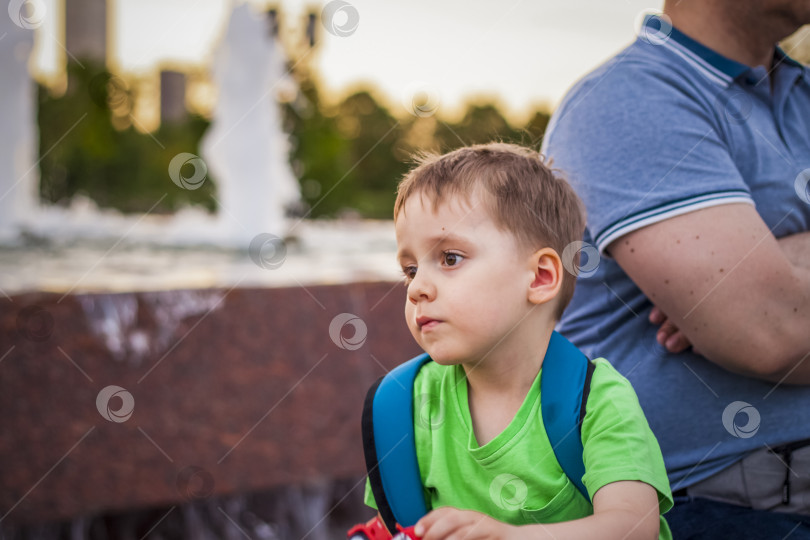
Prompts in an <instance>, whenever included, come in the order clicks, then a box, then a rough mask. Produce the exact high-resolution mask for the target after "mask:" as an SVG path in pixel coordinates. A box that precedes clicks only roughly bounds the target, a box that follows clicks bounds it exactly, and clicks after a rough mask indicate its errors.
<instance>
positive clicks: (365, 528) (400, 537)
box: [346, 516, 420, 540]
mask: <svg viewBox="0 0 810 540" xmlns="http://www.w3.org/2000/svg"><path fill="white" fill-rule="evenodd" d="M397 531H399V532H397V534H395V535H394V536H393V538H392V537H391V534H390V533H389V532H388V529H386V528H385V524H384V523H383V522H382V521H380V518H379V516H378V517H374V518H371V519H370V520H368V521H367V522H365V523H359V524H357V525H355V526H354V527H352V528H351V529H349V532H348V533H346V537H347V538H348V540H420V539H419V537H418V536H416V533H415V532H413V527H404V528H403V527H402V526H401V525H397Z"/></svg>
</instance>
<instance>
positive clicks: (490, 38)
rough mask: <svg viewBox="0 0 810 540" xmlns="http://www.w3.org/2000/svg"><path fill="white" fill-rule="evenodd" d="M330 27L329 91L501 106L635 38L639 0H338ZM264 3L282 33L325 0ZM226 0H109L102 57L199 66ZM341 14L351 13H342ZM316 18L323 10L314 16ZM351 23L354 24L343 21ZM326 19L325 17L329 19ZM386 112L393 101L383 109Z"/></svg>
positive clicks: (53, 41) (41, 50) (53, 60)
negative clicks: (275, 13) (417, 94)
mask: <svg viewBox="0 0 810 540" xmlns="http://www.w3.org/2000/svg"><path fill="white" fill-rule="evenodd" d="M62 1H63V0H41V2H42V3H43V4H44V6H45V9H46V10H47V16H46V18H45V20H44V23H43V25H42V26H41V27H40V29H39V31H38V46H37V49H36V52H35V54H36V58H35V60H34V62H35V64H36V66H37V67H38V70H40V71H44V72H48V71H49V70H53V69H55V66H56V65H57V63H58V61H59V58H60V56H61V57H63V56H64V53H63V52H62V50H61V46H60V43H63V40H64V38H63V36H62V35H61V31H60V30H59V21H60V12H61V10H62V6H61V2H62ZM338 1H341V2H343V4H342V8H341V9H338V10H337V11H335V12H334V17H333V18H332V19H331V20H332V21H334V22H335V24H336V25H337V30H333V32H334V33H340V28H341V27H343V28H348V27H350V28H348V29H346V30H345V31H343V33H344V34H346V35H343V36H339V35H334V33H330V32H329V31H327V29H326V27H325V26H323V25H321V26H319V28H318V30H319V44H318V46H317V48H316V49H315V50H314V51H313V52H312V53H311V54H310V55H309V56H310V57H309V58H308V59H307V60H309V61H311V64H312V65H313V66H314V68H315V70H316V71H317V72H318V73H319V75H320V81H321V83H322V85H323V87H324V88H325V89H326V90H327V91H328V92H329V94H330V95H331V96H333V97H338V96H341V95H344V94H345V93H347V92H348V91H351V90H354V89H356V88H358V87H359V86H362V85H367V86H368V85H371V86H373V87H375V88H377V89H378V90H379V92H380V93H381V94H382V96H383V97H384V98H385V99H387V101H388V103H389V104H390V105H393V106H395V107H396V106H399V107H401V108H402V109H401V111H399V112H404V111H406V110H407V109H406V104H405V103H404V102H407V101H408V100H409V99H410V96H411V95H412V93H413V91H414V89H415V88H416V89H419V90H421V91H423V92H426V93H427V95H429V96H430V99H431V100H432V101H435V102H436V103H437V104H438V107H439V110H440V112H442V111H443V112H445V113H447V114H449V115H452V114H455V113H457V112H458V111H460V110H461V108H462V106H463V104H464V103H465V102H466V101H468V100H470V99H482V98H493V97H494V98H496V99H498V102H499V104H501V105H502V106H503V108H504V109H505V110H506V112H507V113H509V114H511V115H513V116H514V115H521V114H528V113H529V111H531V110H534V109H535V108H537V107H546V108H549V107H552V108H553V107H554V106H555V105H556V104H557V103H559V101H560V99H561V98H562V96H563V95H564V93H565V91H566V89H567V88H569V87H570V86H571V85H572V84H573V83H574V82H575V81H576V80H577V79H578V78H579V77H581V76H582V75H584V74H585V73H586V72H588V71H589V70H590V69H592V68H594V67H596V66H597V65H599V64H601V63H602V62H604V61H605V60H606V59H608V58H609V57H610V56H612V55H613V54H615V53H616V52H618V51H620V50H621V49H622V48H623V47H625V46H626V45H627V44H629V43H630V42H631V41H632V40H633V39H634V38H635V29H636V28H637V27H638V24H639V21H640V19H641V17H643V14H644V13H647V12H649V11H651V10H652V11H657V10H659V9H660V8H661V4H662V2H660V1H659V2H656V1H649V0H646V1H645V0H641V1H640V0H610V1H605V0H567V1H561V0H557V1H550V0H505V1H500V2H494V1H487V2H484V1H474V0H407V1H406V0H397V1H395V0H338ZM251 4H252V5H255V6H275V7H277V8H278V9H279V10H280V12H281V14H282V24H283V30H284V31H285V32H286V36H287V37H288V38H291V37H293V36H302V35H303V22H304V20H305V15H306V13H307V12H308V11H315V12H317V13H318V14H321V12H322V10H323V8H324V6H325V5H328V3H327V2H324V1H321V2H315V3H313V2H312V1H305V0H280V1H276V2H273V3H267V2H262V1H258V0H257V1H255V2H251ZM229 5H230V4H229V2H228V1H227V0H109V6H110V7H109V8H108V9H109V12H108V18H109V19H110V23H111V27H112V28H113V29H114V31H113V32H112V35H111V40H110V43H109V49H110V50H109V58H110V59H111V60H112V61H113V62H114V64H115V65H118V66H120V67H121V68H122V69H124V70H126V71H128V72H132V73H148V72H149V71H151V70H154V69H156V68H157V67H158V66H160V65H166V66H172V67H177V66H183V65H190V66H195V67H197V66H204V65H206V64H207V62H208V61H209V60H210V58H211V54H212V52H213V50H214V47H215V45H216V42H217V40H218V39H219V38H220V37H221V36H222V33H223V31H224V28H225V24H226V22H227V15H228V13H229ZM332 6H333V7H334V6H337V4H332ZM350 18H351V20H350ZM322 20H328V18H324V19H322ZM354 23H356V24H354ZM330 28H331V27H330ZM393 112H395V113H396V112H397V111H393Z"/></svg>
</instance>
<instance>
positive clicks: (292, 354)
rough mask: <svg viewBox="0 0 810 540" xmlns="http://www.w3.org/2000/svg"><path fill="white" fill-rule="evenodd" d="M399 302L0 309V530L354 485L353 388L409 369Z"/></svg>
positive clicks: (85, 299)
mask: <svg viewBox="0 0 810 540" xmlns="http://www.w3.org/2000/svg"><path fill="white" fill-rule="evenodd" d="M404 294H405V289H404V288H403V287H402V285H401V284H394V283H355V284H348V285H335V286H312V287H306V288H304V287H297V288H286V289H242V288H237V289H231V290H225V289H222V290H218V289H209V290H180V291H162V292H144V293H123V294H75V295H74V294H68V295H61V294H53V293H29V294H20V295H15V296H12V297H10V298H9V297H6V298H0V415H1V420H0V421H2V429H0V479H1V480H0V482H1V483H2V490H0V518H2V519H0V521H5V522H6V523H7V524H8V523H13V524H25V523H32V522H42V521H51V520H64V519H73V518H75V517H76V516H82V515H92V514H98V513H100V512H114V511H122V510H126V509H135V508H147V507H156V506H164V507H165V506H168V505H172V504H182V503H184V502H188V501H194V500H201V499H205V498H206V497H210V496H222V495H229V494H235V493H247V492H256V491H260V490H267V489H270V488H274V487H277V486H289V485H313V484H315V485H317V483H318V482H324V481H329V480H330V479H345V478H357V477H360V476H361V475H362V474H363V471H364V464H363V457H362V448H361V442H360V412H361V409H362V401H363V398H364V396H365V392H366V389H367V388H368V387H369V385H370V384H371V383H372V382H373V381H374V380H375V379H376V378H378V377H379V376H381V375H382V374H383V373H385V371H386V370H388V369H390V368H391V367H393V366H394V365H396V364H397V363H399V362H401V361H403V360H405V359H407V358H410V357H411V356H413V355H415V354H417V353H418V352H419V349H418V347H417V346H416V344H415V343H414V342H413V339H412V338H411V336H410V334H409V332H408V330H407V328H406V326H405V324H404V320H403V314H402V312H403V302H404Z"/></svg>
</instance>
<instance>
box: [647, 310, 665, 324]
mask: <svg viewBox="0 0 810 540" xmlns="http://www.w3.org/2000/svg"><path fill="white" fill-rule="evenodd" d="M649 319H650V322H651V323H653V324H661V323H663V322H664V321H666V320H667V316H666V315H665V314H664V312H663V311H661V310H660V309H659V308H658V306H653V308H652V310H651V311H650V317H649Z"/></svg>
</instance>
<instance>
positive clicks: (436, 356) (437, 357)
mask: <svg viewBox="0 0 810 540" xmlns="http://www.w3.org/2000/svg"><path fill="white" fill-rule="evenodd" d="M425 352H427V353H428V354H429V355H430V359H431V360H433V361H434V362H436V363H437V364H439V365H441V366H455V365H457V364H462V363H464V361H465V359H464V358H461V357H460V356H459V355H457V354H452V353H449V352H447V351H441V350H430V348H427V349H425Z"/></svg>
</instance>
